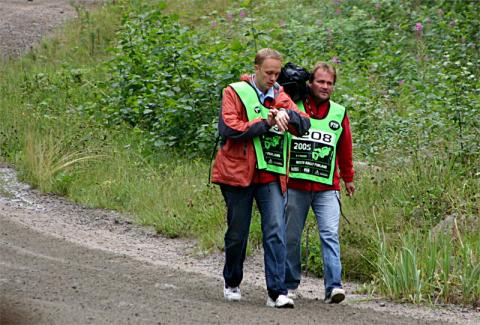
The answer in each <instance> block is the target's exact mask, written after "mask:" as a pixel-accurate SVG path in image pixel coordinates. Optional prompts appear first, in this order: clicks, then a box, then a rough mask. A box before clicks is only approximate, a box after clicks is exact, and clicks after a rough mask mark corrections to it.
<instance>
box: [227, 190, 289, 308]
mask: <svg viewBox="0 0 480 325" xmlns="http://www.w3.org/2000/svg"><path fill="white" fill-rule="evenodd" d="M220 188H221V190H222V194H223V197H224V199H225V203H226V205H227V224H228V228H227V231H226V233H225V266H224V268H223V277H224V279H225V283H226V285H227V286H229V287H237V286H238V285H240V282H242V279H243V262H244V261H245V254H246V251H247V242H248V235H249V230H250V222H251V220H252V205H253V199H255V201H256V203H257V207H258V209H259V211H260V215H261V224H262V238H263V252H264V263H265V279H266V282H267V291H268V295H269V296H270V297H271V298H272V299H274V300H275V299H276V298H277V297H278V295H280V294H286V293H287V288H286V286H285V256H286V246H285V199H284V197H283V195H282V191H281V189H280V184H279V183H278V182H273V183H269V184H252V185H250V186H248V187H235V186H228V185H220Z"/></svg>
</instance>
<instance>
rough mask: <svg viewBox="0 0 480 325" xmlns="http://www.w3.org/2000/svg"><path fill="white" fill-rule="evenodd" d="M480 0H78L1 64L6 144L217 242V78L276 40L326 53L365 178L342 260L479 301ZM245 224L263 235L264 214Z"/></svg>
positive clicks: (102, 198)
mask: <svg viewBox="0 0 480 325" xmlns="http://www.w3.org/2000/svg"><path fill="white" fill-rule="evenodd" d="M267 8H268V10H267ZM475 9H476V8H475V4H474V2H466V1H440V0H439V1H433V0H432V1H417V0H410V1H402V2H399V1H381V2H372V1H366V0H351V1H341V0H336V1H327V0H325V1H309V0H303V1H298V2H296V3H292V2H291V1H285V0H276V1H273V0H266V1H263V2H262V3H261V4H260V3H257V2H254V1H248V0H245V1H241V2H236V1H227V0H216V1H207V2H205V1H198V0H189V1H182V2H181V3H180V2H177V1H173V0H172V1H167V2H160V3H159V2H147V1H141V0H135V1H134V0H131V1H127V0H123V1H114V3H113V4H110V5H107V6H105V7H102V8H100V9H99V10H98V11H96V12H93V13H89V12H87V11H84V10H83V9H82V8H81V7H78V8H77V12H78V19H76V20H75V21H74V22H72V23H71V24H70V25H69V26H67V27H66V29H65V32H64V33H62V34H59V35H58V36H57V37H56V38H54V39H52V40H49V41H45V42H44V43H42V45H41V46H40V47H39V48H37V49H35V50H33V51H32V52H30V53H28V54H27V55H26V56H24V57H23V58H20V59H18V60H10V61H7V62H4V63H3V64H2V65H1V66H0V75H1V76H2V78H0V91H1V93H2V94H8V96H5V95H3V96H1V97H0V116H1V119H2V124H1V125H0V133H1V135H2V136H1V137H0V154H1V156H2V157H4V159H6V160H8V161H10V162H11V163H13V164H15V165H16V167H17V169H18V171H19V173H20V175H21V177H23V179H24V180H26V181H28V182H30V183H32V184H33V185H35V186H37V187H39V188H40V189H42V190H43V191H46V192H54V193H58V194H62V195H66V196H68V197H70V198H71V199H72V200H75V201H78V202H82V203H83V204H87V205H89V206H99V207H107V208H113V209H118V210H121V211H127V212H129V213H132V214H134V215H135V216H136V217H137V218H138V222H139V223H142V224H146V225H153V226H154V227H155V228H156V229H157V230H158V231H159V232H161V233H163V234H165V235H168V236H171V237H176V236H189V237H196V238H198V239H199V240H200V243H201V244H200V249H201V250H204V251H207V250H211V249H221V248H222V247H223V232H224V227H225V222H224V206H223V200H222V198H221V195H220V194H219V191H218V189H217V187H215V186H206V183H207V176H208V168H209V167H208V166H209V161H208V158H209V155H210V154H211V150H212V149H213V148H212V147H213V143H214V139H215V129H216V120H217V116H218V107H219V97H220V92H221V89H222V88H223V87H224V86H226V85H227V84H228V83H230V82H232V81H235V80H237V79H238V76H239V75H240V74H241V73H247V72H249V71H251V65H252V63H251V61H252V58H253V56H254V53H255V52H256V51H257V49H259V48H262V47H265V46H269V47H273V48H276V49H278V50H280V51H281V52H282V53H284V55H285V57H286V59H287V61H292V62H295V63H297V64H299V65H302V66H304V67H306V68H311V67H312V66H313V65H314V63H315V62H316V61H318V60H325V61H331V62H334V63H335V64H336V66H337V68H338V70H339V78H338V83H337V85H336V91H335V94H334V100H335V101H337V102H340V103H342V104H343V105H345V106H346V107H347V108H348V113H349V116H350V119H351V123H352V129H353V130H352V131H353V134H354V143H355V147H354V153H355V160H356V162H360V161H361V162H363V163H357V164H356V169H357V176H356V184H357V188H358V193H357V194H356V196H355V197H354V198H353V199H351V200H344V202H343V203H344V204H343V210H344V214H345V216H346V219H348V220H349V222H343V224H342V233H341V238H342V239H341V240H342V254H343V257H342V260H343V264H344V270H345V275H346V276H347V278H349V279H357V280H362V281H370V283H371V285H370V287H371V289H372V291H374V292H376V293H377V294H381V295H385V296H387V297H391V298H394V299H401V300H406V301H411V302H415V303H418V302H424V301H427V302H432V303H438V302H442V303H443V302H454V303H462V304H471V303H472V302H474V301H477V300H478V299H479V298H480V225H479V222H480V221H479V215H480V213H479V212H480V211H479V207H480V204H479V203H480V202H479V201H480V195H479V193H478V190H477V189H478V187H479V185H480V184H479V183H480V180H479V179H480V177H479V176H480V169H479V168H480V167H479V166H480V157H479V156H480V144H479V142H478V139H477V138H478V135H479V134H480V132H479V130H480V127H479V121H478V118H477V117H478V115H479V111H478V108H479V107H480V105H479V100H480V93H479V92H480V84H479V78H478V76H479V69H480V64H479V63H480V62H479V49H478V40H479V37H480V35H479V30H480V28H479V24H480V23H479V21H478V19H476V10H475ZM286 13H288V14H286ZM346 219H345V221H346ZM315 227H316V226H315V223H314V218H310V219H309V221H308V224H307V231H306V235H305V240H304V248H305V249H304V251H305V253H306V254H305V256H304V263H305V266H308V269H309V271H311V272H314V273H315V274H317V275H322V265H321V263H322V262H321V258H320V254H321V252H320V249H319V243H318V238H317V235H316V234H317V232H316V230H315ZM251 234H252V235H251V240H250V244H251V247H257V246H258V245H259V243H260V237H261V232H260V226H259V218H258V216H256V217H255V218H254V223H253V225H252V231H251ZM307 238H308V241H307V240H306V239H307Z"/></svg>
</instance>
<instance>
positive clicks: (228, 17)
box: [227, 12, 233, 21]
mask: <svg viewBox="0 0 480 325" xmlns="http://www.w3.org/2000/svg"><path fill="white" fill-rule="evenodd" d="M232 20H233V15H232V13H230V12H227V21H232Z"/></svg>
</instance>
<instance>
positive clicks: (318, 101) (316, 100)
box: [312, 96, 330, 106]
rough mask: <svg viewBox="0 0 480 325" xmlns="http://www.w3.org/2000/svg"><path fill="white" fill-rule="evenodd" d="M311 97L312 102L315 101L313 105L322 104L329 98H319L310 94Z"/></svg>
mask: <svg viewBox="0 0 480 325" xmlns="http://www.w3.org/2000/svg"><path fill="white" fill-rule="evenodd" d="M312 98H313V102H314V103H315V106H320V105H322V104H323V103H325V102H328V101H329V100H330V98H328V99H321V98H316V97H313V96H312Z"/></svg>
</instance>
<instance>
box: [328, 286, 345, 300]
mask: <svg viewBox="0 0 480 325" xmlns="http://www.w3.org/2000/svg"><path fill="white" fill-rule="evenodd" d="M344 299H345V290H343V289H342V288H333V290H332V292H331V293H330V296H328V297H327V298H325V303H327V304H339V303H341V302H342V301H343V300H344Z"/></svg>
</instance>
